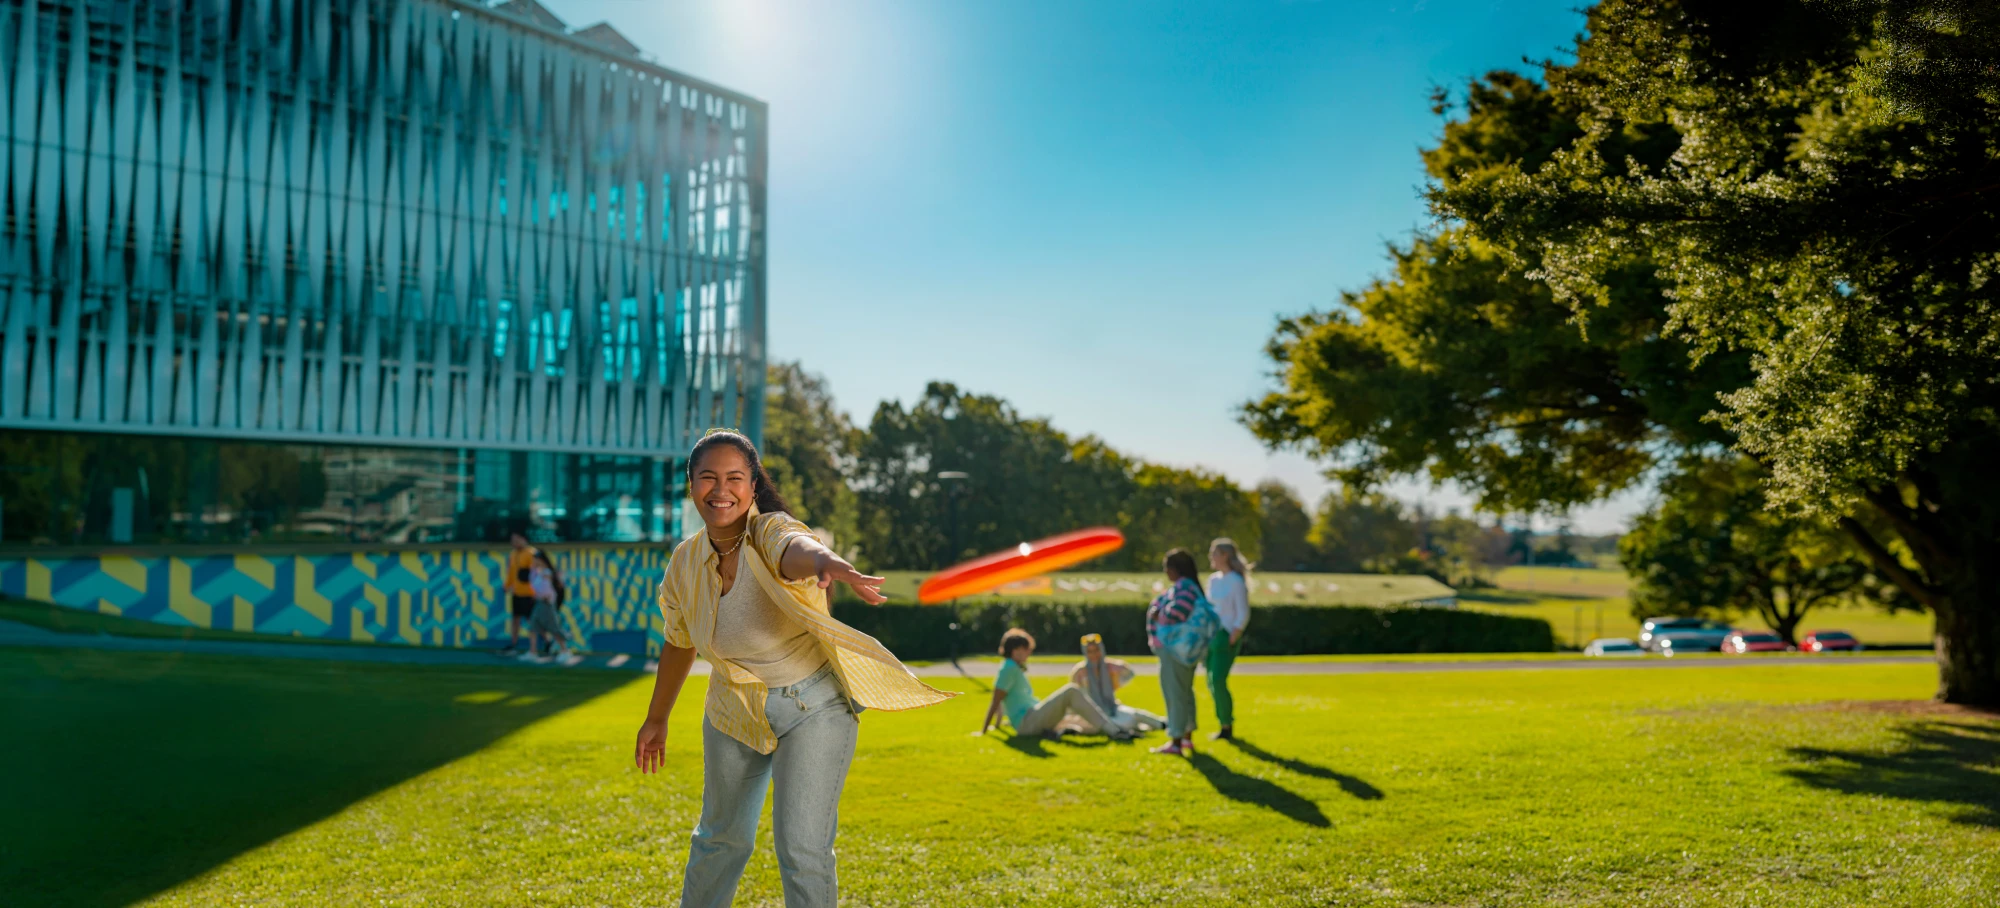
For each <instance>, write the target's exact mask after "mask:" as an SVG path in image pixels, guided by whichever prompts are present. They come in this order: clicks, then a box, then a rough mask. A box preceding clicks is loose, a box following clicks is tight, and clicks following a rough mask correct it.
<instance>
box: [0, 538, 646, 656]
mask: <svg viewBox="0 0 2000 908" xmlns="http://www.w3.org/2000/svg"><path fill="white" fill-rule="evenodd" d="M548 551H549V555H550V558H551V560H553V561H554V562H555V565H556V569H557V570H559V571H561V572H562V574H563V577H564V579H565V580H566V581H567V583H568V586H569V599H568V603H567V604H566V605H565V606H564V608H563V610H562V622H563V627H564V630H565V632H566V633H568V634H569V635H570V636H571V637H572V638H573V639H576V640H579V641H591V644H592V646H593V647H594V648H596V649H600V650H617V651H628V652H635V653H636V652H637V651H639V650H640V649H641V648H642V647H643V649H644V650H645V651H646V652H649V653H651V652H657V651H658V650H659V646H660V636H659V630H658V624H659V621H658V617H657V614H658V613H657V610H656V608H655V606H654V599H653V590H654V587H655V586H656V585H657V584H658V583H659V580H660V576H661V574H662V573H664V572H665V570H666V566H667V559H668V557H669V556H670V555H671V554H672V552H671V551H670V550H669V549H668V548H666V547H664V546H617V545H604V546H585V545H574V546H564V547H561V548H551V549H549V550H548ZM506 563H507V550H506V549H505V548H502V547H482V548H466V549H455V550H443V551H405V552H394V551H360V552H343V553H338V554H291V555H275V554H259V553H252V552H245V553H240V554H218V555H194V556H173V555H118V554H95V555H62V556H56V557H48V558H42V557H35V556H32V555H28V556H23V555H0V594H5V595H8V596H14V597H17V598H22V599H31V600H36V601H40V602H50V603H54V604H56V605H61V606H66V607H69V608H75V609H81V610H84V611H91V612H100V613H103V614H107V615H119V616H123V617H126V618H133V619H138V620H143V621H152V622H157V623H160V624H167V625H177V626H182V627H204V628H215V629H221V630H237V631H252V632H256V633H262V634H280V635H285V636H298V637H311V638H316V639H322V640H358V641H365V642H372V643H393V644H408V645H418V646H454V647H457V646H477V645H479V644H480V642H481V641H488V640H494V639H501V638H505V637H506V636H507V616H508V608H507V595H506V587H505V584H504V574H505V572H506Z"/></svg>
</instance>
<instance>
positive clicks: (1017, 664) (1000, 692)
mask: <svg viewBox="0 0 2000 908" xmlns="http://www.w3.org/2000/svg"><path fill="white" fill-rule="evenodd" d="M1034 652H1035V638H1034V637H1033V636H1031V635H1030V634H1029V633H1028V632H1027V631H1024V630H1022V629H1020V628H1018V627H1017V628H1012V629H1010V630H1008V631H1007V633H1005V634H1002V635H1000V655H1001V656H1003V657H1005V658H1004V659H1002V661H1001V662H1000V674H999V675H998V676H997V677H995V678H994V679H993V702H992V704H990V705H988V706H987V707H986V718H984V719H982V720H980V722H979V733H980V734H982V735H983V734H986V730H987V729H989V728H992V727H993V726H994V725H996V724H998V723H999V719H1000V715H1001V713H1002V712H1005V713H1006V715H1007V722H1008V724H1010V725H1013V726H1014V729H1015V731H1017V732H1018V731H1019V730H1020V728H1021V723H1022V721H1024V720H1025V719H1027V717H1028V713H1029V712H1032V711H1033V710H1034V708H1035V689H1034V688H1033V687H1031V686H1029V684H1028V657H1029V656H1030V655H1033V654H1034Z"/></svg>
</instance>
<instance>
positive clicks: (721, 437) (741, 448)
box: [687, 429, 792, 514]
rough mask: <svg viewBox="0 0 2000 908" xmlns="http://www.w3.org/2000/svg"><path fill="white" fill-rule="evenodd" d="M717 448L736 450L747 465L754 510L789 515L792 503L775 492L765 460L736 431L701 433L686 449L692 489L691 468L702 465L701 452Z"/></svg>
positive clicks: (689, 481)
mask: <svg viewBox="0 0 2000 908" xmlns="http://www.w3.org/2000/svg"><path fill="white" fill-rule="evenodd" d="M719 447H731V448H735V449H736V451H737V453H739V454H742V455H743V459H744V460H745V461H748V462H749V464H750V492H751V496H752V497H753V498H755V499H756V501H757V510H759V511H762V512H764V513H766V514H775V513H779V512H783V513H786V514H790V513H791V512H792V506H791V505H789V504H786V503H785V496H783V495H780V494H778V484H777V483H775V482H772V481H771V474H769V473H766V472H764V461H763V459H762V458H759V457H758V456H757V446H756V445H753V444H751V443H750V439H748V438H745V437H743V436H742V435H739V434H737V433H735V432H730V431H727V430H724V429H717V430H715V431H712V432H710V433H708V434H707V435H703V436H702V437H701V440H700V441H697V442H695V443H694V450H692V451H689V452H688V460H687V484H688V488H689V489H693V488H694V471H695V469H696V468H697V467H699V466H700V465H701V458H702V456H703V455H705V454H707V453H708V452H710V451H713V450H715V449H716V448H719Z"/></svg>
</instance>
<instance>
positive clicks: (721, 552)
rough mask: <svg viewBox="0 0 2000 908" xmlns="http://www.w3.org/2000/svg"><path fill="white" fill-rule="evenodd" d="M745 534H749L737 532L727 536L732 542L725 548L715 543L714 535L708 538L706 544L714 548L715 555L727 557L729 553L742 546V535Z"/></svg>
mask: <svg viewBox="0 0 2000 908" xmlns="http://www.w3.org/2000/svg"><path fill="white" fill-rule="evenodd" d="M747 535H749V534H748V533H737V534H736V535H734V536H731V537H729V538H730V540H731V542H732V544H731V545H730V546H729V548H727V549H724V548H723V547H721V546H719V545H716V544H715V539H714V537H710V538H709V540H708V545H709V547H710V548H712V549H715V554H716V555H718V556H721V557H723V558H727V557H729V556H730V554H731V553H733V552H735V551H736V550H737V549H740V548H742V547H743V537H744V536H747Z"/></svg>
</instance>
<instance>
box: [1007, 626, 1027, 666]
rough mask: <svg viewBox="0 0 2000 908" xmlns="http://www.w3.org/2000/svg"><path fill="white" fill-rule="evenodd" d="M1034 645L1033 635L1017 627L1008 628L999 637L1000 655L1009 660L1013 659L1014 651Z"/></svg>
mask: <svg viewBox="0 0 2000 908" xmlns="http://www.w3.org/2000/svg"><path fill="white" fill-rule="evenodd" d="M1034 645H1035V635H1033V634H1030V633H1028V632H1027V631H1024V630H1022V629H1020V628H1018V627H1011V628H1008V629H1007V632H1006V633H1004V634H1001V635H1000V655H1002V656H1005V657H1007V658H1009V659H1012V658H1014V651H1015V650H1017V649H1020V648H1021V647H1024V646H1034Z"/></svg>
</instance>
